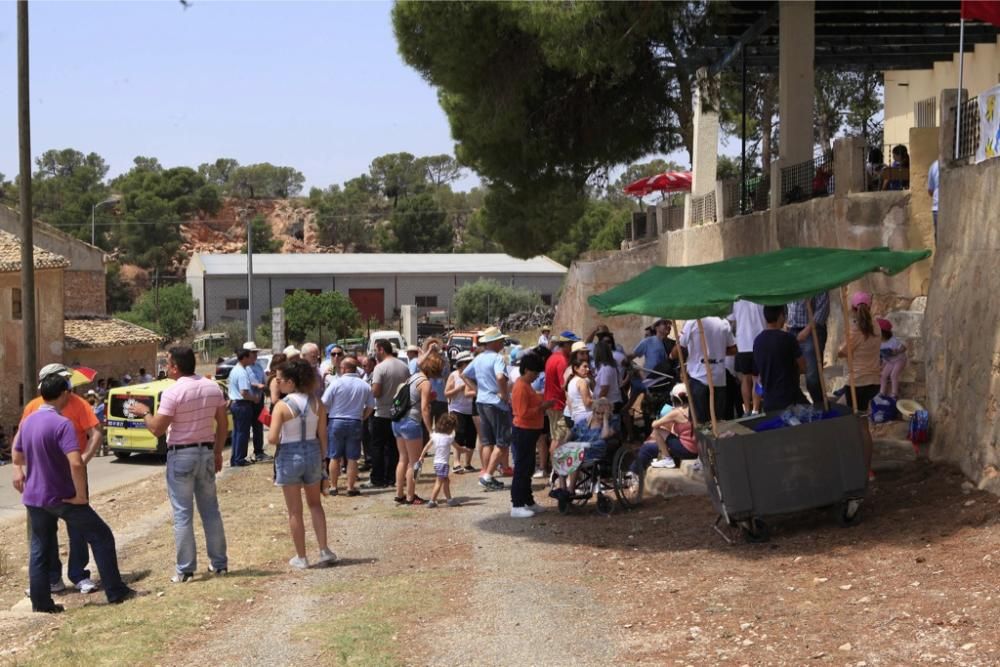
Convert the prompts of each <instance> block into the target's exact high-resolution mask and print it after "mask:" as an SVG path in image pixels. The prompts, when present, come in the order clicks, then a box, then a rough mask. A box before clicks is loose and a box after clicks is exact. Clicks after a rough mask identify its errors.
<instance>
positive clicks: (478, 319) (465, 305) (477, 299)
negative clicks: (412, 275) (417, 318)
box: [453, 280, 542, 326]
mask: <svg viewBox="0 0 1000 667" xmlns="http://www.w3.org/2000/svg"><path fill="white" fill-rule="evenodd" d="M540 305H542V298H541V297H540V296H539V295H538V293H537V292H532V291H531V290H529V289H526V288H524V287H508V286H506V285H502V284H500V283H498V282H497V281H495V280H477V281H476V282H474V283H467V284H465V285H462V286H461V287H460V288H459V289H458V291H457V292H455V300H454V304H453V308H454V316H455V319H456V320H457V321H458V325H459V326H467V325H470V324H483V323H489V322H493V321H495V320H497V319H500V318H502V317H506V316H507V315H510V314H511V313H516V312H518V311H520V310H528V309H530V308H534V307H535V306H540Z"/></svg>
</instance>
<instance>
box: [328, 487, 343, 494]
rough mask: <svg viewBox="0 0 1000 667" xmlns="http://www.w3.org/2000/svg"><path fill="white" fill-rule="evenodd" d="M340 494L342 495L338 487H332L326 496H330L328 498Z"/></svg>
mask: <svg viewBox="0 0 1000 667" xmlns="http://www.w3.org/2000/svg"><path fill="white" fill-rule="evenodd" d="M339 493H340V491H338V490H337V487H335V486H331V487H330V488H329V490H327V492H326V495H328V496H335V495H337V494H339Z"/></svg>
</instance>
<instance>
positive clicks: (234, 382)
mask: <svg viewBox="0 0 1000 667" xmlns="http://www.w3.org/2000/svg"><path fill="white" fill-rule="evenodd" d="M252 372H253V371H250V370H247V368H246V367H245V366H244V365H243V364H236V365H235V366H233V370H231V371H230V372H229V400H230V401H245V400H246V399H245V398H243V394H242V393H241V392H243V391H248V392H250V394H251V395H254V396H256V394H257V392H256V390H255V389H254V388H253V387H252V386H251V382H252V380H251V377H252V376H251V373H252Z"/></svg>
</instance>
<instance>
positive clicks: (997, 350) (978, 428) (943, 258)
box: [924, 160, 1000, 493]
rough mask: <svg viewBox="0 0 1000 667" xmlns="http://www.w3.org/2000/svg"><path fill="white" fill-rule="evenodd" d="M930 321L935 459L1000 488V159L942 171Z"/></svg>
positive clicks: (928, 356)
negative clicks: (999, 215) (999, 211)
mask: <svg viewBox="0 0 1000 667" xmlns="http://www.w3.org/2000/svg"><path fill="white" fill-rule="evenodd" d="M940 193H941V196H940V202H939V204H940V205H939V210H940V213H939V214H938V216H939V217H938V230H939V231H938V257H937V260H936V262H935V264H934V280H933V281H932V283H931V291H930V295H929V296H928V299H927V313H926V321H925V327H924V332H925V340H926V345H927V352H926V361H927V368H928V374H927V375H928V377H927V389H928V399H929V406H928V408H929V410H930V413H931V426H932V429H933V433H934V439H933V443H932V445H931V456H932V457H934V458H938V459H943V460H945V461H948V462H951V463H954V464H956V465H958V466H959V467H960V468H961V469H962V471H963V472H964V473H965V474H966V475H968V476H969V477H970V478H971V479H973V480H978V481H979V482H980V486H982V487H985V488H989V489H990V490H991V491H993V492H994V493H1000V474H998V470H1000V451H998V448H997V442H998V440H1000V330H998V329H997V322H998V321H1000V300H998V299H997V298H996V292H997V289H998V287H1000V259H998V258H1000V226H998V219H997V206H996V202H997V201H998V197H1000V160H990V161H987V162H983V163H981V164H978V165H974V166H967V167H961V168H958V169H942V170H941V187H940Z"/></svg>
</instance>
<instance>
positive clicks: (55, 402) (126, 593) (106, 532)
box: [13, 374, 136, 613]
mask: <svg viewBox="0 0 1000 667" xmlns="http://www.w3.org/2000/svg"><path fill="white" fill-rule="evenodd" d="M38 389H39V391H40V392H41V395H42V399H43V400H44V401H45V404H44V405H43V406H41V407H40V408H39V409H38V410H37V411H36V412H35V413H34V414H32V415H30V416H29V417H28V418H27V419H25V420H24V422H23V423H22V424H21V428H20V430H19V432H18V433H19V437H18V441H17V444H16V445H15V446H14V452H13V453H14V463H15V464H16V465H20V466H25V467H26V469H27V475H26V476H25V478H24V479H23V480H20V479H19V480H17V481H16V482H15V487H16V488H17V490H18V491H20V492H21V502H22V503H24V506H25V507H26V508H27V509H28V520H29V522H30V524H31V540H32V542H33V543H37V546H38V547H39V548H37V549H35V548H33V549H31V559H30V561H29V563H28V580H29V582H30V589H29V591H30V596H31V608H32V610H33V611H37V612H46V613H58V612H61V611H63V607H62V605H57V604H55V603H54V602H53V601H52V592H51V591H50V590H49V566H50V563H49V559H50V553H51V550H52V549H51V547H52V544H53V543H54V542H55V539H56V528H57V526H58V521H59V519H62V520H63V521H65V522H66V525H68V526H70V527H71V528H75V529H77V530H78V531H79V532H80V534H82V535H83V536H84V538H85V539H86V540H87V543H88V544H90V548H91V549H92V550H93V551H94V560H95V561H97V570H98V572H100V573H101V581H102V582H103V583H104V592H105V595H106V596H107V598H108V602H110V603H112V604H117V603H120V602H124V601H125V600H128V599H130V598H132V597H135V595H136V592H135V591H133V590H132V589H130V588H129V587H128V586H126V585H125V583H124V582H123V581H122V578H121V574H120V573H119V571H118V556H117V554H116V553H115V537H114V535H113V534H112V533H111V529H110V528H109V527H108V525H107V524H106V523H104V521H103V520H102V519H101V517H100V516H98V515H97V512H95V511H94V509H93V508H92V507H91V506H90V504H89V499H88V497H87V475H86V468H85V466H84V463H83V457H82V456H81V455H80V446H79V443H78V442H77V437H76V432H75V431H74V430H73V424H72V423H70V421H69V420H68V419H66V418H65V417H63V416H62V415H60V414H59V410H61V409H62V408H64V407H65V406H66V403H67V401H68V400H69V397H70V391H71V387H70V384H69V382H68V381H67V380H66V378H64V377H62V376H61V375H58V374H54V375H49V376H47V377H46V378H45V379H44V380H42V382H41V384H40V385H39V387H38Z"/></svg>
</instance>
